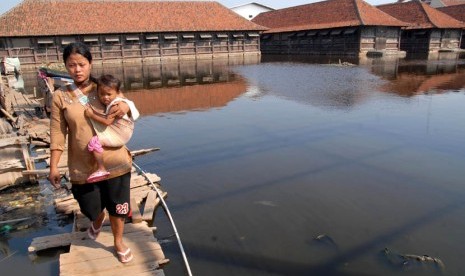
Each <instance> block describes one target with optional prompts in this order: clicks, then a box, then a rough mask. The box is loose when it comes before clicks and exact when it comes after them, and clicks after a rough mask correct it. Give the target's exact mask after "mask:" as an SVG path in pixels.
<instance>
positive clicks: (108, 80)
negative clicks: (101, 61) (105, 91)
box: [97, 75, 121, 93]
mask: <svg viewBox="0 0 465 276" xmlns="http://www.w3.org/2000/svg"><path fill="white" fill-rule="evenodd" d="M100 86H106V87H110V88H112V89H115V90H116V91H118V93H119V92H121V90H120V88H121V81H120V80H119V79H117V78H115V77H114V76H113V75H102V76H100V78H98V79H97V88H98V87H100Z"/></svg>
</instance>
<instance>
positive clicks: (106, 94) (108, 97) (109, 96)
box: [98, 85, 119, 105]
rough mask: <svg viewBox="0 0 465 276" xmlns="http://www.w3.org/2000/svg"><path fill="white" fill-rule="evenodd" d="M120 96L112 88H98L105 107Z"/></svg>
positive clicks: (99, 96)
mask: <svg viewBox="0 0 465 276" xmlns="http://www.w3.org/2000/svg"><path fill="white" fill-rule="evenodd" d="M118 94H119V92H118V91H117V90H116V89H114V88H112V87H108V86H104V85H102V86H99V88H98V98H99V99H100V102H101V103H103V104H104V105H109V104H110V103H111V101H113V100H114V99H115V98H116V97H117V96H118Z"/></svg>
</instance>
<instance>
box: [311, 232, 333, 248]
mask: <svg viewBox="0 0 465 276" xmlns="http://www.w3.org/2000/svg"><path fill="white" fill-rule="evenodd" d="M313 243H315V244H319V245H321V246H325V247H327V248H332V249H338V248H339V247H338V245H337V244H336V242H335V241H334V240H333V238H331V237H330V236H328V235H326V234H321V235H318V236H316V237H315V238H313Z"/></svg>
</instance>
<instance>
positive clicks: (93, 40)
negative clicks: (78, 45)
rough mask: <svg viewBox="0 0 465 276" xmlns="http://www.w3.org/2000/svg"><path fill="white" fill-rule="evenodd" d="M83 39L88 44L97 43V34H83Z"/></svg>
mask: <svg viewBox="0 0 465 276" xmlns="http://www.w3.org/2000/svg"><path fill="white" fill-rule="evenodd" d="M83 41H84V43H85V44H88V45H96V44H98V43H99V39H98V36H85V37H84V39H83Z"/></svg>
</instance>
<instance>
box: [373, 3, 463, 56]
mask: <svg viewBox="0 0 465 276" xmlns="http://www.w3.org/2000/svg"><path fill="white" fill-rule="evenodd" d="M377 7H378V8H379V9H380V10H382V11H384V12H386V13H388V14H390V15H392V16H393V17H395V18H397V19H399V20H402V21H405V22H408V23H409V26H407V27H406V28H405V30H403V32H402V37H401V42H400V48H401V49H402V50H405V51H407V52H411V53H437V52H441V51H456V50H458V49H459V48H460V39H461V37H462V28H464V23H463V22H460V21H458V20H457V19H454V18H452V17H450V16H449V15H447V14H445V13H443V12H441V11H438V10H436V9H435V8H432V7H430V6H429V5H428V4H425V3H423V2H421V1H419V0H413V1H410V2H405V3H393V4H386V5H380V6H377Z"/></svg>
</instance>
